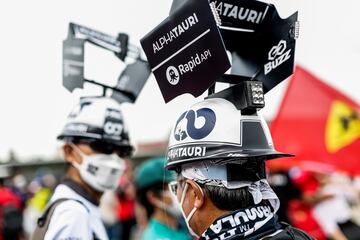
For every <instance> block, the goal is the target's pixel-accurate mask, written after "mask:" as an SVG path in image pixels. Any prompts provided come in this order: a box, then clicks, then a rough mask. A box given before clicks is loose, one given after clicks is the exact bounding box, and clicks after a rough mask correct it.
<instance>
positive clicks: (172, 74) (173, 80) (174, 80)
mask: <svg viewBox="0 0 360 240" xmlns="http://www.w3.org/2000/svg"><path fill="white" fill-rule="evenodd" d="M166 79H167V80H168V82H169V83H170V84H171V85H176V84H178V82H179V80H180V75H179V71H178V70H177V69H176V67H174V66H169V67H168V68H167V69H166Z"/></svg>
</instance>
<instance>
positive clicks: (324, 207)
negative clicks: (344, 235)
mask: <svg viewBox="0 0 360 240" xmlns="http://www.w3.org/2000/svg"><path fill="white" fill-rule="evenodd" d="M322 192H323V194H330V195H333V197H332V198H330V199H327V200H324V201H321V202H319V203H318V204H316V205H315V207H314V209H313V214H314V218H315V219H316V220H317V221H318V223H319V224H320V226H321V228H322V229H323V230H324V232H325V233H326V234H327V235H331V234H333V233H334V232H335V231H336V230H338V229H339V227H338V223H344V222H346V221H348V220H350V219H351V208H350V205H349V203H348V202H347V196H346V194H347V192H345V191H344V190H343V189H342V188H341V187H339V186H337V185H336V184H327V185H325V186H324V187H323V189H322Z"/></svg>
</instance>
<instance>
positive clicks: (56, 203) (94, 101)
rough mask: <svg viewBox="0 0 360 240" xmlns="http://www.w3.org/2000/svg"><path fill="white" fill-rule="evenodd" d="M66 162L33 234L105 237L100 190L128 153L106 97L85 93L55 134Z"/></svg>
mask: <svg viewBox="0 0 360 240" xmlns="http://www.w3.org/2000/svg"><path fill="white" fill-rule="evenodd" d="M58 139H59V140H62V142H63V146H62V153H63V157H64V160H65V161H66V162H67V163H68V169H67V173H66V178H65V179H64V181H63V182H62V184H60V185H59V186H57V187H56V189H55V192H54V195H53V196H52V198H51V200H50V205H49V207H48V208H47V211H46V212H45V213H44V215H43V217H42V218H40V219H39V222H38V228H37V229H36V231H35V233H34V235H33V239H37V240H38V239H101V240H103V239H105V240H106V239H108V237H107V235H106V231H105V228H104V225H103V223H102V222H101V219H100V212H99V209H98V206H99V200H100V197H101V196H102V194H103V193H104V191H105V190H111V189H115V188H116V186H117V184H118V181H119V178H120V176H121V174H122V173H123V170H124V168H125V166H124V161H123V159H122V158H124V157H129V156H131V153H132V150H133V147H132V146H131V144H130V141H129V136H128V133H127V129H126V126H125V123H124V119H123V116H122V113H121V110H120V105H119V104H118V103H117V102H115V101H114V100H112V99H109V98H102V97H96V98H84V99H82V100H81V101H80V103H79V104H78V105H77V106H76V107H75V109H74V110H73V111H72V112H71V113H70V114H69V116H68V119H67V123H66V124H65V127H64V129H63V131H62V133H61V134H60V135H59V136H58Z"/></svg>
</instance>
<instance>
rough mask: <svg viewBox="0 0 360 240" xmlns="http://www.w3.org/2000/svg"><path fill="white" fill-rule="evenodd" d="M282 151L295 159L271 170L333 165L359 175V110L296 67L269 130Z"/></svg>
mask: <svg viewBox="0 0 360 240" xmlns="http://www.w3.org/2000/svg"><path fill="white" fill-rule="evenodd" d="M270 130H271V133H272V137H273V141H274V145H275V146H276V148H277V149H278V150H279V151H283V152H287V153H293V154H295V155H296V157H294V158H293V159H290V158H287V159H278V160H274V161H270V162H269V164H270V167H271V166H282V167H286V166H293V165H298V164H299V165H302V164H303V163H304V162H316V163H317V164H314V166H322V165H323V164H325V165H330V166H333V167H335V168H336V169H338V170H341V171H347V172H349V173H352V174H360V107H359V104H357V103H356V102H355V101H353V100H351V99H350V98H349V97H347V96H345V95H344V94H342V93H340V92H339V91H337V90H335V89H334V88H332V87H330V86H329V85H327V84H326V83H324V82H322V81H321V80H319V79H318V78H317V77H316V76H314V75H312V74H311V73H309V72H308V71H306V70H304V69H303V68H301V67H297V68H296V70H295V73H294V75H293V76H292V78H291V80H290V82H289V86H288V89H287V92H286V93H285V96H284V98H283V100H282V103H281V106H280V109H279V112H278V114H277V116H276V117H275V119H274V120H273V122H272V124H271V127H270Z"/></svg>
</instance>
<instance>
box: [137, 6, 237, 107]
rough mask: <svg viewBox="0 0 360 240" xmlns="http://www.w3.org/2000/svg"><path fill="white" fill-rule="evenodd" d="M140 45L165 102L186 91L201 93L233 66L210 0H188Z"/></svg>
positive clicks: (195, 94) (194, 93)
mask: <svg viewBox="0 0 360 240" xmlns="http://www.w3.org/2000/svg"><path fill="white" fill-rule="evenodd" d="M141 45H142V47H143V49H144V52H145V54H146V56H147V59H148V61H149V64H150V67H151V70H152V71H153V73H154V75H155V78H156V80H157V82H158V84H159V87H160V90H161V92H162V95H163V97H164V99H165V102H169V101H170V100H172V99H173V98H175V97H176V96H178V95H181V94H183V93H191V94H192V95H194V96H195V97H197V96H199V95H201V94H202V93H203V92H204V91H205V90H206V89H208V88H209V87H210V86H211V85H212V84H213V83H214V82H215V81H216V79H217V78H218V77H220V76H221V75H222V74H224V72H226V70H227V69H229V67H230V62H229V59H228V57H227V54H226V50H225V46H224V43H223V41H222V38H221V34H220V32H219V30H218V27H217V25H216V21H215V19H214V16H213V13H212V11H211V8H210V6H209V3H208V1H207V0H187V1H186V2H185V3H183V4H182V5H181V6H180V7H178V8H177V9H176V10H175V11H174V12H173V13H172V14H171V15H170V16H169V17H168V18H166V19H165V20H164V21H163V22H162V23H161V24H160V25H158V26H157V27H156V28H155V29H154V30H153V31H151V32H150V33H149V34H147V35H146V36H145V37H144V38H143V39H142V40H141Z"/></svg>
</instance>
